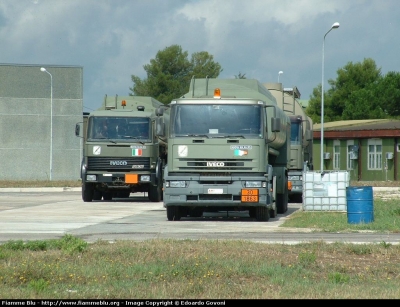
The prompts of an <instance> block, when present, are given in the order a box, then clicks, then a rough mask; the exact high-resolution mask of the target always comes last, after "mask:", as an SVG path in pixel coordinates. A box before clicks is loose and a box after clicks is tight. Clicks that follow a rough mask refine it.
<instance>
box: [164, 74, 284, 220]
mask: <svg viewBox="0 0 400 307" xmlns="http://www.w3.org/2000/svg"><path fill="white" fill-rule="evenodd" d="M169 106H170V126H169V134H168V159H167V165H166V167H165V171H164V196H163V204H164V207H165V208H166V211H167V212H166V213H167V219H168V220H170V221H176V220H180V219H181V218H182V217H187V216H191V217H199V216H201V215H202V214H203V212H207V211H248V213H249V215H250V217H252V218H255V219H256V220H258V221H268V220H269V218H270V217H275V216H276V214H277V213H284V212H286V211H287V205H288V160H289V155H290V147H289V146H290V137H289V136H290V119H289V117H288V116H287V115H286V114H285V113H284V111H283V110H282V109H281V108H279V107H278V106H277V102H276V100H275V98H274V97H273V95H272V94H271V93H270V92H269V91H268V90H267V89H266V88H265V86H264V85H262V84H261V83H260V82H258V81H257V80H251V79H211V78H204V79H192V81H191V84H190V88H189V92H188V93H187V94H185V95H184V96H183V97H180V98H178V99H174V100H173V101H172V102H171V103H170V105H169Z"/></svg>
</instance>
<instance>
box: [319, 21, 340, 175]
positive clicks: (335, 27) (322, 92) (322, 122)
mask: <svg viewBox="0 0 400 307" xmlns="http://www.w3.org/2000/svg"><path fill="white" fill-rule="evenodd" d="M337 28H339V23H338V22H335V23H334V24H333V25H332V26H331V28H330V29H329V31H328V32H326V33H325V35H324V40H323V42H322V83H321V173H322V171H323V170H324V60H325V59H324V53H325V37H326V36H327V35H328V33H329V32H331V31H332V30H333V29H337Z"/></svg>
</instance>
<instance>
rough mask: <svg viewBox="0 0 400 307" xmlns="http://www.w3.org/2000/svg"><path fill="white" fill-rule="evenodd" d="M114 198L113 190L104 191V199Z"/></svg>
mask: <svg viewBox="0 0 400 307" xmlns="http://www.w3.org/2000/svg"><path fill="white" fill-rule="evenodd" d="M112 198H113V194H112V192H103V199H104V200H107V201H110V200H112Z"/></svg>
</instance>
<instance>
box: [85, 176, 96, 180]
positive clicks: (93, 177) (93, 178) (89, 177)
mask: <svg viewBox="0 0 400 307" xmlns="http://www.w3.org/2000/svg"><path fill="white" fill-rule="evenodd" d="M96 177H97V176H96V175H86V181H97V178H96Z"/></svg>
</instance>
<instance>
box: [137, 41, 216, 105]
mask: <svg viewBox="0 0 400 307" xmlns="http://www.w3.org/2000/svg"><path fill="white" fill-rule="evenodd" d="M213 58H214V57H213V56H212V55H210V54H209V53H208V52H206V51H201V52H196V53H193V54H192V56H191V59H190V61H189V59H188V52H187V51H183V50H182V47H181V46H179V45H172V46H170V47H166V48H165V49H164V50H160V51H158V52H157V54H156V57H155V58H154V59H151V60H150V64H146V65H144V66H143V68H144V70H145V71H146V73H147V78H144V79H143V80H142V79H140V78H139V77H138V76H135V75H132V76H131V78H132V81H133V86H132V87H130V88H129V89H130V91H131V93H130V95H135V96H151V97H154V98H155V99H157V100H159V101H160V102H162V103H164V104H168V103H170V102H171V100H172V99H174V98H177V97H180V96H182V95H183V94H185V93H187V92H188V91H189V84H190V79H191V78H192V77H195V78H205V77H207V76H208V77H210V78H216V77H218V76H219V74H220V73H221V72H222V69H221V65H220V64H219V63H218V62H215V61H214V60H213Z"/></svg>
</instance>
